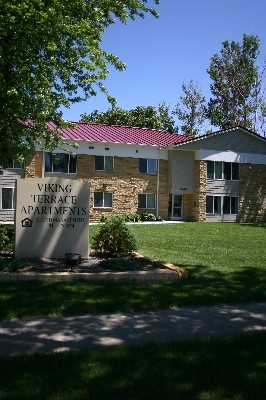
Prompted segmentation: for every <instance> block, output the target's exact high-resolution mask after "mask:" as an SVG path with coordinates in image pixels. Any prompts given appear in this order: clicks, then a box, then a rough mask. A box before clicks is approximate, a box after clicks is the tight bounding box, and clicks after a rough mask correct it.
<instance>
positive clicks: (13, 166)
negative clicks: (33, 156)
mask: <svg viewBox="0 0 266 400" xmlns="http://www.w3.org/2000/svg"><path fill="white" fill-rule="evenodd" d="M10 164H12V165H8V166H7V169H24V167H25V164H24V161H22V162H21V163H18V162H16V161H14V160H10ZM16 164H17V165H16Z"/></svg>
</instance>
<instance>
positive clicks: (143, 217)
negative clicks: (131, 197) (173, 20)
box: [140, 211, 156, 222]
mask: <svg viewBox="0 0 266 400" xmlns="http://www.w3.org/2000/svg"><path fill="white" fill-rule="evenodd" d="M140 220H141V221H143V222H145V221H156V216H155V215H154V214H153V213H151V212H148V211H146V212H143V213H142V214H140Z"/></svg>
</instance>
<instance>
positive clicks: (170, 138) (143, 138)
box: [49, 122, 188, 146]
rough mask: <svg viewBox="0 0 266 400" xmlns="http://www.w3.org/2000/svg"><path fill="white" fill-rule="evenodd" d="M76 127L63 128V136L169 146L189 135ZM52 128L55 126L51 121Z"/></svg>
mask: <svg viewBox="0 0 266 400" xmlns="http://www.w3.org/2000/svg"><path fill="white" fill-rule="evenodd" d="M73 124H75V125H74V127H73V128H72V127H69V128H62V130H61V131H62V138H63V139H70V140H85V141H91V142H105V143H107V142H108V143H127V144H138V145H149V146H169V145H175V144H178V143H181V142H185V141H187V140H188V137H187V136H184V135H179V134H176V133H169V132H164V131H157V130H155V129H149V128H137V127H131V126H120V125H105V124H96V123H88V122H73ZM49 127H50V128H51V129H54V128H55V125H54V124H53V123H49Z"/></svg>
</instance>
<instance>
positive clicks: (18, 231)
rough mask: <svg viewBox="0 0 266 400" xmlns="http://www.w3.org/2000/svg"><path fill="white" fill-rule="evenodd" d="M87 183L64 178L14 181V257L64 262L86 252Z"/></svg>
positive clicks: (85, 254) (87, 227)
mask: <svg viewBox="0 0 266 400" xmlns="http://www.w3.org/2000/svg"><path fill="white" fill-rule="evenodd" d="M88 239H89V183H88V182H79V181H76V180H72V179H63V178H42V179H32V178H28V179H18V180H17V181H16V209H15V256H16V257H44V258H46V257H47V258H64V257H65V253H79V254H81V257H85V258H87V257H88V252H89V244H88Z"/></svg>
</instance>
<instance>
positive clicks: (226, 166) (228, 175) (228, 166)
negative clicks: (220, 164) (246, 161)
mask: <svg viewBox="0 0 266 400" xmlns="http://www.w3.org/2000/svg"><path fill="white" fill-rule="evenodd" d="M224 179H226V180H227V181H228V180H230V179H231V163H229V162H224Z"/></svg>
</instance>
